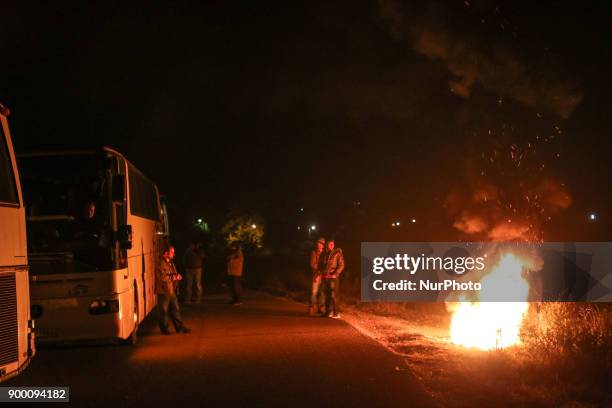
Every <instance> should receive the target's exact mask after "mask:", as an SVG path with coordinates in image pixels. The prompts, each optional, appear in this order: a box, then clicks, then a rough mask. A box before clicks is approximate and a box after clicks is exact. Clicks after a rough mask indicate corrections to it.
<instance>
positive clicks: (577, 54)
mask: <svg viewBox="0 0 612 408" xmlns="http://www.w3.org/2000/svg"><path fill="white" fill-rule="evenodd" d="M27 3H28V4H25V2H14V3H11V2H5V3H3V5H2V6H1V7H2V30H1V32H2V42H1V49H2V56H3V64H2V66H1V67H0V73H1V74H2V75H1V77H2V81H1V82H0V100H2V102H3V103H5V104H6V105H8V106H9V107H10V108H11V110H12V112H13V113H12V115H11V118H10V119H11V126H12V132H13V138H14V139H15V141H16V146H17V149H18V150H19V151H25V150H32V149H44V148H49V147H53V148H56V147H73V146H81V145H85V144H93V145H96V144H98V145H109V146H112V147H115V148H117V149H118V150H120V151H122V152H123V153H124V154H125V155H126V156H127V157H128V158H129V159H130V160H131V161H132V162H134V163H135V164H136V165H137V166H138V167H140V168H141V169H142V170H143V171H144V172H145V173H146V174H147V175H149V177H150V178H151V179H153V180H155V181H156V182H157V183H158V184H159V186H160V189H161V190H162V191H163V192H165V193H166V194H167V195H168V197H169V201H170V202H171V203H172V208H174V209H175V212H179V211H177V210H180V214H177V216H178V219H181V217H183V218H182V220H184V219H187V218H189V217H194V216H196V215H198V214H210V215H206V216H210V217H212V218H213V219H214V218H215V217H216V218H219V216H220V215H221V214H224V213H225V212H226V211H227V210H228V209H230V208H244V209H251V210H253V211H256V212H258V213H260V214H262V215H263V216H264V217H265V218H266V219H268V221H270V220H271V219H282V220H285V221H286V222H288V223H294V220H293V218H292V217H293V216H294V215H295V214H294V213H295V211H296V210H297V208H299V207H306V208H307V210H308V211H310V214H311V216H310V217H311V219H312V220H313V221H317V222H320V223H321V224H325V223H327V224H328V225H330V226H331V225H332V224H333V220H334V219H336V218H335V215H336V214H338V213H342V212H343V211H345V209H350V208H353V207H352V203H353V202H354V201H355V200H359V201H360V202H361V203H362V205H363V206H364V207H365V208H366V209H367V213H368V214H369V215H370V218H369V219H370V220H372V222H380V223H385V226H387V224H386V223H387V221H391V219H394V218H395V217H400V218H402V219H407V217H413V216H415V217H418V218H419V221H421V220H423V221H424V223H422V224H421V225H428V223H429V224H431V225H447V226H449V227H450V228H452V226H453V224H454V223H455V224H456V223H457V219H459V218H458V217H461V216H462V214H463V215H465V216H467V215H466V213H465V211H464V210H466V209H467V210H466V211H468V212H470V211H471V213H473V212H474V211H476V210H478V211H480V210H482V211H483V212H484V213H487V214H488V215H487V216H486V217H488V218H490V219H488V220H487V222H488V224H489V225H490V226H491V228H493V226H494V225H496V223H497V222H498V219H499V218H504V217H506V212H504V211H506V210H508V207H507V205H506V204H507V203H514V207H512V206H511V208H516V207H517V206H518V207H520V205H521V204H520V201H521V200H522V199H523V198H521V197H524V195H523V194H522V191H523V190H530V191H531V192H532V193H533V192H536V193H537V192H541V191H542V188H543V187H542V185H546V186H550V185H555V186H558V187H559V189H563V192H550V191H549V190H550V188H545V190H546V191H548V192H544V193H542V194H540V195H539V197H541V196H542V195H543V194H548V197H552V198H550V199H549V201H550V202H551V203H552V204H550V205H549V206H546V205H544V204H543V205H542V207H545V211H544V212H543V213H542V214H541V215H539V216H538V217H540V218H541V220H539V221H538V223H537V224H538V225H537V228H548V229H550V230H551V231H556V232H553V235H554V236H555V237H564V235H563V232H562V231H564V230H567V229H569V230H570V231H571V234H570V235H572V234H573V235H572V237H574V238H576V239H578V238H579V237H581V236H583V235H580V233H579V231H580V229H581V228H582V227H581V226H583V225H584V228H587V226H586V223H585V222H584V221H585V219H586V214H587V213H588V212H589V211H596V212H597V214H598V217H599V225H600V226H601V227H599V228H603V226H604V225H608V226H609V224H610V216H609V208H610V203H611V193H610V185H611V181H612V180H611V179H612V177H611V174H612V168H611V167H612V165H611V160H610V153H611V145H610V135H611V134H612V133H611V130H612V129H611V126H610V123H609V112H610V96H611V95H610V90H611V87H610V68H611V67H610V42H609V38H610V35H609V34H610V33H609V30H610V27H611V26H612V24H611V23H612V21H610V20H611V18H610V15H611V13H610V6H609V5H607V4H606V2H600V3H598V2H593V3H592V4H589V6H588V7H586V6H582V5H581V3H580V2H575V1H574V2H512V4H506V3H509V2H503V3H502V2H492V1H471V0H470V1H448V2H440V3H437V2H421V1H419V2H413V3H410V2H399V1H391V0H388V1H380V2H379V1H363V2H355V1H331V2H329V1H324V2H304V3H298V2H221V1H218V2H215V1H212V2H197V3H195V2H194V4H186V3H184V4H181V5H177V4H174V2H168V3H165V4H164V3H163V2H159V3H157V2H156V3H155V5H152V4H150V3H146V4H145V3H139V4H135V3H134V4H132V3H131V2H130V4H124V3H126V2H120V3H119V2H118V3H113V2H99V3H96V2H84V3H81V4H79V3H75V4H76V5H69V3H64V4H63V5H62V4H60V3H49V2H41V3H38V4H36V3H33V2H27ZM532 3H537V4H535V5H534V4H532ZM550 135H553V136H554V140H553V139H551V140H547V142H546V143H544V142H542V139H544V138H548V137H549V136H550ZM540 138H542V139H540ZM513 145H514V146H515V147H514V148H513V147H512V146H513ZM528 146H529V147H528ZM513 149H514V150H513ZM514 152H519V153H520V152H523V153H525V158H524V161H522V162H521V163H520V165H518V162H517V161H516V160H515V158H514V157H510V156H509V155H510V154H514ZM491 157H493V159H491ZM521 157H522V156H521ZM541 164H544V165H545V167H544V169H541V168H540V166H541ZM521 166H522V167H521ZM485 168H486V169H485ZM550 180H553V181H552V182H551V183H552V184H550V183H549V181H550ZM547 183H548V184H547ZM491 185H494V186H496V187H495V190H496V191H497V193H496V194H497V196H496V197H497V200H496V201H498V202H499V204H496V205H498V206H499V207H500V208H504V209H505V210H503V211H502V210H500V209H497V210H495V211H493V210H492V209H491V208H485V209H480V210H479V209H478V208H480V207H478V205H480V204H482V203H476V204H475V203H474V201H473V200H472V199H470V197H473V194H472V193H474V194H476V193H475V192H478V191H481V189H482V188H489V187H490V186H491ZM555 188H556V187H555ZM453 190H460V191H463V192H464V193H465V192H466V191H467V192H468V194H464V195H465V197H467V198H465V197H464V198H461V199H460V203H459V207H460V208H459V209H458V210H457V209H455V210H454V212H453V211H449V208H448V196H449V194H450V192H451V191H453ZM536 193H534V195H535V194H536ZM530 194H531V193H530ZM555 194H557V195H559V194H561V195H563V194H567V195H568V196H570V197H571V205H567V203H565V204H564V203H560V204H559V202H558V200H557V201H555V198H554V197H555ZM544 200H547V198H546V197H545V198H544ZM477 204H478V205H477ZM523 204H524V203H523ZM557 204H558V205H557ZM475 207H476V210H475V209H474V208H475ZM557 207H558V208H557ZM529 211H532V209H521V210H520V212H524V213H525V214H522V213H519V214H516V217H518V218H521V219H522V220H523V221H525V220H527V219H528V220H529V221H525V222H529V223H531V222H533V217H534V215H533V214H532V213H529V214H527V213H528V212H529ZM471 213H470V214H471ZM549 216H551V219H550V220H549V219H548V217H549ZM219 219H220V218H219ZM374 220H375V221H374ZM308 221H309V220H308ZM555 222H556V223H557V227H556V228H555V225H554V223H555ZM330 228H333V227H330ZM534 228H535V227H534ZM589 228H590V227H589ZM459 229H461V228H459ZM608 229H609V228H608ZM489 232H490V230H489V229H486V230H483V231H479V233H481V234H487V233H489ZM584 236H586V235H584ZM568 238H571V237H568Z"/></svg>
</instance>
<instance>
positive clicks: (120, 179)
mask: <svg viewBox="0 0 612 408" xmlns="http://www.w3.org/2000/svg"><path fill="white" fill-rule="evenodd" d="M112 196H113V202H121V203H122V202H124V201H125V176H113V187H112Z"/></svg>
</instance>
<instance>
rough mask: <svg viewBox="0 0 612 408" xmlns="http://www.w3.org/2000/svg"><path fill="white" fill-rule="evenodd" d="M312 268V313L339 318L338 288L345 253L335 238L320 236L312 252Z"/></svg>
mask: <svg viewBox="0 0 612 408" xmlns="http://www.w3.org/2000/svg"><path fill="white" fill-rule="evenodd" d="M310 270H311V272H312V286H311V291H310V308H309V313H310V315H311V316H325V317H333V318H336V319H337V318H339V317H340V310H339V307H338V303H339V302H338V300H339V299H338V290H339V283H340V275H341V274H342V272H343V271H344V255H343V253H342V249H340V248H338V247H336V242H335V240H334V239H327V240H325V238H319V240H318V241H317V246H316V248H314V249H313V250H312V251H311V252H310Z"/></svg>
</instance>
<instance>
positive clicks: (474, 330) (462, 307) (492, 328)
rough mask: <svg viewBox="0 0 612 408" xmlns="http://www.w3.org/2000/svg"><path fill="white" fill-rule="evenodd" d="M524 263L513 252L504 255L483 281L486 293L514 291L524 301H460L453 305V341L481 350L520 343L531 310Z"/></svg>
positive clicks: (513, 294)
mask: <svg viewBox="0 0 612 408" xmlns="http://www.w3.org/2000/svg"><path fill="white" fill-rule="evenodd" d="M523 264H524V263H523V262H522V261H521V260H520V259H519V258H518V257H517V256H515V255H514V254H510V253H509V254H505V255H503V256H502V258H501V260H500V262H499V264H498V265H496V266H495V267H494V268H493V270H492V271H491V273H489V274H488V275H487V276H485V277H484V278H483V279H482V280H481V283H482V294H483V295H485V294H486V293H485V291H491V292H493V293H499V291H502V290H503V291H504V292H505V293H508V291H512V292H514V293H512V297H513V298H516V299H523V300H524V301H523V302H498V303H496V302H458V303H453V304H452V305H451V306H450V309H451V311H452V313H453V315H452V319H451V325H450V338H451V342H452V343H455V344H459V345H462V346H465V347H474V348H478V349H481V350H492V349H500V348H505V347H508V346H512V345H516V344H520V337H519V330H520V327H521V322H522V321H523V318H524V317H525V315H526V313H527V310H528V309H529V303H527V296H528V294H529V283H528V282H527V281H526V280H525V279H524V278H523V276H522V270H523Z"/></svg>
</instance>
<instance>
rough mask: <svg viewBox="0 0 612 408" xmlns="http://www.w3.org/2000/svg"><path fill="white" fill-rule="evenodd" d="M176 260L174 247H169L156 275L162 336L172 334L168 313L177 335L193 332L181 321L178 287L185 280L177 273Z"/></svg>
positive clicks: (165, 249) (163, 255) (164, 253)
mask: <svg viewBox="0 0 612 408" xmlns="http://www.w3.org/2000/svg"><path fill="white" fill-rule="evenodd" d="M173 259H174V247H173V246H172V245H168V246H166V247H165V248H164V252H163V253H162V259H161V260H160V262H159V266H158V267H157V271H156V273H155V293H156V294H157V313H158V317H159V329H160V330H161V332H162V334H170V331H169V330H168V313H170V317H171V318H172V323H173V324H174V328H175V329H176V332H177V333H189V332H190V331H191V330H189V329H188V328H186V327H185V325H184V324H183V321H182V320H181V312H180V310H179V304H178V299H177V297H176V285H175V283H177V282H178V281H180V280H181V279H183V277H182V276H181V275H179V274H178V272H177V271H176V266H174V263H173V262H172V260H173Z"/></svg>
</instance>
